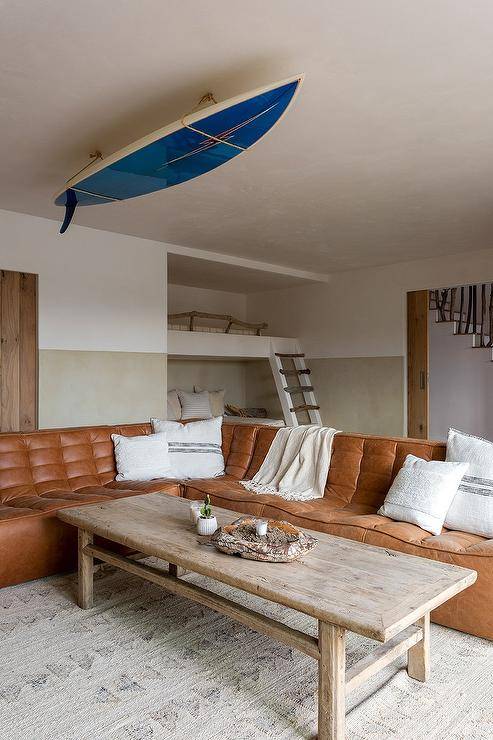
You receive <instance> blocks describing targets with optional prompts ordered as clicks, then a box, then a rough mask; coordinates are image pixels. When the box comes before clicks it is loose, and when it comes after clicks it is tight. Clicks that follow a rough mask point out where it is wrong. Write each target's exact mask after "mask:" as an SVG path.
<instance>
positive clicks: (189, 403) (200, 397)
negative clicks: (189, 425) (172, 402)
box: [177, 391, 212, 420]
mask: <svg viewBox="0 0 493 740" xmlns="http://www.w3.org/2000/svg"><path fill="white" fill-rule="evenodd" d="M177 393H178V398H179V399H180V404H181V418H182V419H185V420H186V419H210V418H211V416H212V412H211V404H210V401H209V392H208V391H202V392H201V393H189V392H188V391H177Z"/></svg>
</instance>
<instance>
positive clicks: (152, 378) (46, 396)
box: [39, 349, 166, 428]
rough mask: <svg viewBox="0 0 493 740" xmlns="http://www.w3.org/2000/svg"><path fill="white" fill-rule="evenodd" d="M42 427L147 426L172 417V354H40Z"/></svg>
mask: <svg viewBox="0 0 493 740" xmlns="http://www.w3.org/2000/svg"><path fill="white" fill-rule="evenodd" d="M39 406H40V418H39V425H40V427H41V428H50V427H64V426H78V425H84V424H89V425H92V424H117V423H124V422H135V421H146V420H148V419H149V418H150V417H151V416H163V414H164V413H165V412H166V355H165V354H162V353H152V352H84V351H82V352H81V351H72V350H50V349H45V350H41V351H40V353H39Z"/></svg>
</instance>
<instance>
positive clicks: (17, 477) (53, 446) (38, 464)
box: [0, 424, 150, 501]
mask: <svg viewBox="0 0 493 740" xmlns="http://www.w3.org/2000/svg"><path fill="white" fill-rule="evenodd" d="M149 431H150V425H148V424H129V425H124V426H114V427H108V426H101V427H81V428H79V429H60V430H53V431H51V430H50V431H42V432H33V433H31V434H2V435H0V501H8V500H9V499H12V498H16V497H18V496H24V495H26V494H32V495H42V494H44V493H48V492H50V491H56V490H65V491H67V490H68V491H77V490H79V489H81V488H85V487H87V486H101V485H104V484H105V483H108V482H109V481H111V480H113V479H114V478H115V475H116V470H115V458H114V453H113V442H112V441H111V434H113V433H116V434H124V435H126V436H135V435H137V434H148V433H149Z"/></svg>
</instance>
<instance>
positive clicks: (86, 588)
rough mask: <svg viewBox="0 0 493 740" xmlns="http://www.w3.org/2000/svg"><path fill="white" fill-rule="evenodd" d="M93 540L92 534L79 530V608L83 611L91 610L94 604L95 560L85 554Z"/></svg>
mask: <svg viewBox="0 0 493 740" xmlns="http://www.w3.org/2000/svg"><path fill="white" fill-rule="evenodd" d="M92 540H93V537H92V534H90V533H89V532H86V531H85V530H84V529H79V606H80V608H81V609H90V608H91V607H92V603H93V599H92V591H93V575H94V565H93V560H94V558H93V557H92V555H86V553H85V552H84V548H85V546H86V545H92Z"/></svg>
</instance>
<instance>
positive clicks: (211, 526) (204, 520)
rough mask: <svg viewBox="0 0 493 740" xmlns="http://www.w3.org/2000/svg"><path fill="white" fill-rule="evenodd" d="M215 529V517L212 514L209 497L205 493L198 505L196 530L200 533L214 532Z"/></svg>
mask: <svg viewBox="0 0 493 740" xmlns="http://www.w3.org/2000/svg"><path fill="white" fill-rule="evenodd" d="M216 529H217V519H216V517H215V516H213V515H212V506H211V499H210V496H209V494H207V495H206V497H205V499H204V503H203V504H202V506H201V507H200V516H199V518H198V519H197V532H198V534H201V535H206V534H214V532H215V531H216Z"/></svg>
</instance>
